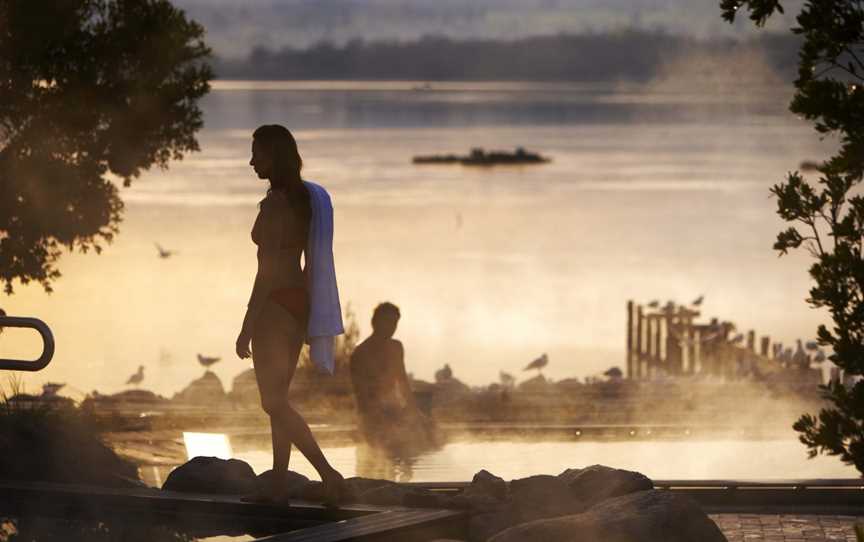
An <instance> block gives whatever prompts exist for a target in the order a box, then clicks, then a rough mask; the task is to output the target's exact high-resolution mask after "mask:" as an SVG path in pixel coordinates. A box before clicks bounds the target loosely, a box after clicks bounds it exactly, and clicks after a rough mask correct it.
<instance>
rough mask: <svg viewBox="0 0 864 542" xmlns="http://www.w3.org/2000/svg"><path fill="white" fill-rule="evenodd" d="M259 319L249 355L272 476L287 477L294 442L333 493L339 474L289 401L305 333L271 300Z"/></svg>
mask: <svg viewBox="0 0 864 542" xmlns="http://www.w3.org/2000/svg"><path fill="white" fill-rule="evenodd" d="M259 319H260V324H259V325H257V326H256V333H255V335H254V336H253V337H252V357H253V360H254V362H255V368H256V371H255V376H256V378H257V379H258V387H259V390H260V392H261V402H262V406H263V407H264V410H265V411H266V412H267V414H268V415H269V416H270V427H271V431H272V441H273V470H274V473H273V474H274V479H275V480H277V481H278V480H279V479H280V477H282V478H284V477H285V476H286V474H287V470H288V460H289V458H290V454H291V445H292V444H293V445H295V446H297V449H298V450H300V453H302V454H303V455H304V456H305V457H306V459H308V460H309V462H310V463H311V464H312V466H313V467H314V468H315V470H316V471H318V474H319V475H320V476H321V480H322V481H323V482H324V483H325V486H330V490H329V491H328V493H330V494H334V492H336V491H337V490H338V487H337V488H336V489H333V487H334V486H338V485H339V484H340V483H341V480H342V476H341V475H340V474H339V472H338V471H336V470H335V469H334V468H333V467H332V466H331V465H330V463H329V462H328V461H327V459H326V458H325V457H324V454H323V453H322V452H321V448H320V447H319V446H318V443H317V442H316V441H315V437H314V436H313V435H312V431H311V430H310V429H309V425H308V424H307V423H306V421H305V420H304V419H303V417H302V416H301V415H300V414H299V413H298V412H297V411H296V410H295V409H294V408H293V407H292V406H291V404H290V403H289V401H288V388H289V386H290V384H291V380H292V378H293V377H294V371H295V369H296V367H297V361H298V358H299V356H300V349H301V348H302V346H303V337H304V334H303V332H302V330H301V329H300V326H299V325H298V323H297V321H296V320H295V319H294V318H293V317H292V316H291V314H290V313H289V312H288V311H287V310H286V309H284V308H283V307H281V306H280V305H278V304H276V303H274V302H268V303H267V305H266V306H265V307H264V309H263V310H262V312H261V315H260V317H259ZM336 496H338V495H336Z"/></svg>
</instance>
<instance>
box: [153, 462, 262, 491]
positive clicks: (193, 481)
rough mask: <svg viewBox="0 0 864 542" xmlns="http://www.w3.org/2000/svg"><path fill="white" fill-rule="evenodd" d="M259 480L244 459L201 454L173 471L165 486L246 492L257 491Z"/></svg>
mask: <svg viewBox="0 0 864 542" xmlns="http://www.w3.org/2000/svg"><path fill="white" fill-rule="evenodd" d="M257 480H258V479H257V477H256V476H255V471H253V470H252V467H250V466H249V464H248V463H246V462H245V461H240V460H239V459H219V458H218V457H203V456H198V457H193V458H192V459H190V460H189V461H187V462H186V463H184V464H182V465H180V466H179V467H177V468H176V469H174V470H173V471H171V474H169V475H168V479H167V480H165V483H164V484H162V489H164V490H167V491H185V492H192V493H223V494H228V495H243V494H249V493H254V492H255V490H256V489H257V485H258V484H257Z"/></svg>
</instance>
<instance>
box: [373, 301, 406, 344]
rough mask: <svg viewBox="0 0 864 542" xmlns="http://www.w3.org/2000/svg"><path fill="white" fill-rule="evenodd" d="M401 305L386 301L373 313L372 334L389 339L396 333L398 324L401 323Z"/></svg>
mask: <svg viewBox="0 0 864 542" xmlns="http://www.w3.org/2000/svg"><path fill="white" fill-rule="evenodd" d="M400 316H401V314H400V313H399V307H397V306H396V305H394V304H393V303H390V302H387V301H385V302H384V303H381V304H380V305H378V306H377V307H375V312H373V313H372V334H373V335H377V336H379V337H385V338H387V339H389V338H390V337H392V336H393V334H394V333H396V325H397V324H399V317H400Z"/></svg>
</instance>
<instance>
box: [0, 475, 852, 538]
mask: <svg viewBox="0 0 864 542" xmlns="http://www.w3.org/2000/svg"><path fill="white" fill-rule="evenodd" d="M862 484H864V481H862V480H788V481H785V482H777V481H762V482H760V481H752V480H751V481H740V480H739V481H734V480H726V481H724V480H688V481H675V480H667V481H655V487H656V488H658V489H660V490H663V491H673V492H676V493H679V494H683V495H687V496H690V497H692V498H694V499H695V500H696V501H697V502H698V503H699V504H700V505H701V506H702V508H703V509H704V510H705V511H706V512H707V513H708V514H709V515H710V517H711V518H712V519H713V520H714V521H715V522H716V523H717V525H718V526H719V527H720V529H721V530H722V531H723V532H724V534H725V535H726V537H727V538H728V539H729V542H752V541H762V540H765V541H768V540H771V541H788V542H792V541H796V542H816V541H819V542H823V541H846V542H855V534H854V524H855V522H856V521H858V520H864V486H862ZM410 485H416V486H422V487H425V488H426V489H430V490H433V491H440V492H442V493H450V492H457V491H459V490H460V489H461V488H463V487H465V485H467V483H465V482H453V483H425V484H421V483H417V484H410ZM0 516H7V517H49V518H74V519H80V520H104V519H105V518H110V519H111V520H113V521H119V522H128V523H130V524H137V525H154V524H155V525H165V526H168V527H171V528H176V529H178V530H181V531H182V530H186V531H189V532H196V530H197V529H201V528H204V529H209V530H210V531H214V530H218V529H220V528H224V529H226V531H237V530H238V529H241V530H246V531H248V532H256V533H260V534H257V535H256V536H266V537H265V538H263V539H261V540H262V541H263V540H266V541H267V542H340V541H347V540H360V541H383V540H405V541H409V542H413V541H421V540H433V539H436V538H453V539H464V538H465V535H466V532H467V531H466V527H467V525H466V522H467V518H466V516H465V514H464V513H463V512H461V511H455V510H439V509H420V508H402V507H392V506H388V507H383V506H371V505H345V506H343V507H340V508H338V509H329V508H325V507H323V506H321V505H318V504H314V503H306V502H296V501H295V502H292V503H291V506H290V507H286V506H278V505H266V504H256V503H247V502H243V501H241V500H240V499H239V498H237V497H229V496H224V495H211V494H196V493H178V492H171V491H160V490H156V489H150V488H140V489H109V488H97V487H90V486H76V485H66V484H48V483H35V482H12V481H2V482H0Z"/></svg>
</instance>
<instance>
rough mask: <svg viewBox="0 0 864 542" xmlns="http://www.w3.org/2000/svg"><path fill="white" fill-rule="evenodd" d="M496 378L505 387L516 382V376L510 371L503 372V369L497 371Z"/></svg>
mask: <svg viewBox="0 0 864 542" xmlns="http://www.w3.org/2000/svg"><path fill="white" fill-rule="evenodd" d="M498 379H499V380H500V381H501V385H502V386H504V387H505V388H507V387H510V386H512V385H513V383H514V382H516V378H515V377H514V376H513V375H511V374H510V373H505V372H504V371H499V372H498Z"/></svg>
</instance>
